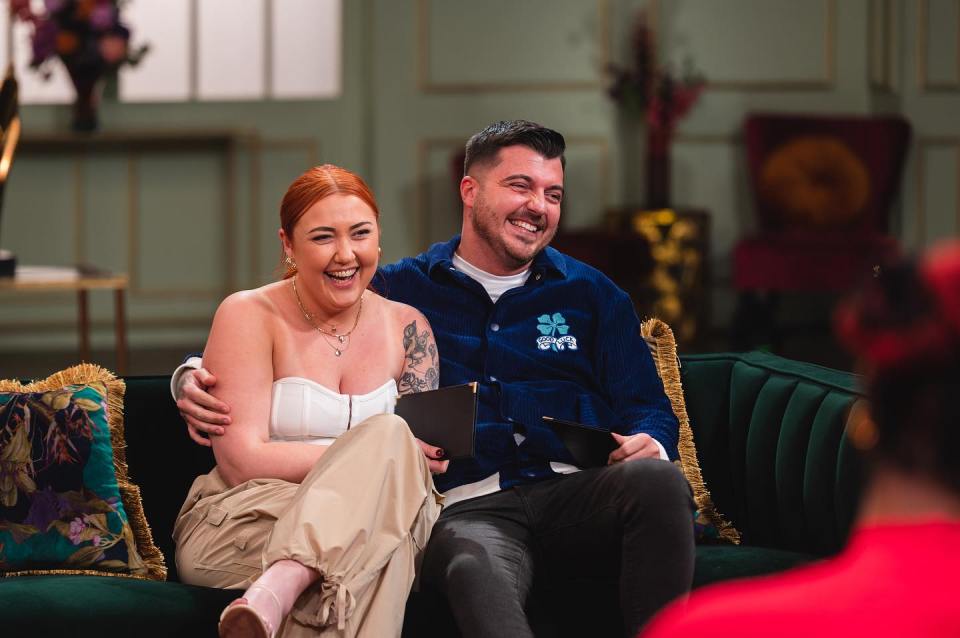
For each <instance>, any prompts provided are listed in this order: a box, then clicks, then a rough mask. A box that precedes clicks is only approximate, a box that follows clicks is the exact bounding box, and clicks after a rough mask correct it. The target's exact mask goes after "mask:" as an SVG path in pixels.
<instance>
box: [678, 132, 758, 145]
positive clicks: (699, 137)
mask: <svg viewBox="0 0 960 638" xmlns="http://www.w3.org/2000/svg"><path fill="white" fill-rule="evenodd" d="M673 140H674V142H673V143H674V144H729V145H731V146H736V145H739V144H743V135H742V134H740V133H678V134H677V135H676V136H675V137H674V138H673Z"/></svg>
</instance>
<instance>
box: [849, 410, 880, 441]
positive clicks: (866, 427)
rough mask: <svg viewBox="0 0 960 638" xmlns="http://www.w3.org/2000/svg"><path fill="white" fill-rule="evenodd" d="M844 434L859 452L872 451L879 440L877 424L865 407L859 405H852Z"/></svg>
mask: <svg viewBox="0 0 960 638" xmlns="http://www.w3.org/2000/svg"><path fill="white" fill-rule="evenodd" d="M846 433H847V438H848V439H849V440H850V444H851V445H853V447H855V448H856V449H858V450H860V451H861V452H866V451H868V450H872V449H873V448H874V447H876V445H877V442H878V441H879V440H880V433H879V432H878V431H877V424H876V423H874V421H873V419H872V418H871V417H870V414H869V412H868V410H867V408H866V406H864V405H862V404H860V403H857V404H854V407H853V408H852V409H851V412H850V417H849V420H848V421H847V428H846Z"/></svg>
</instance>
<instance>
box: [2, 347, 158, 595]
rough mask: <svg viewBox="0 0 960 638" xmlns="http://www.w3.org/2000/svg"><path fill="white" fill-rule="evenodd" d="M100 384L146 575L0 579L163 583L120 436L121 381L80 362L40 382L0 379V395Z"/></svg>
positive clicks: (82, 571) (93, 572)
mask: <svg viewBox="0 0 960 638" xmlns="http://www.w3.org/2000/svg"><path fill="white" fill-rule="evenodd" d="M98 382H99V383H103V384H104V386H105V387H106V388H107V420H108V423H109V426H110V442H111V443H112V447H113V469H114V473H115V474H116V477H117V485H118V487H119V488H120V499H121V500H122V501H123V509H124V510H125V511H126V513H127V519H128V521H129V523H130V529H131V530H132V532H133V536H134V541H135V544H136V547H135V548H134V549H135V550H136V551H137V552H138V553H139V554H140V558H141V560H143V563H144V567H145V569H146V574H131V573H124V572H111V571H104V570H94V569H71V570H65V569H41V570H24V571H19V572H7V573H6V574H0V576H2V575H5V576H28V575H30V576H34V575H42V574H82V575H87V576H122V577H125V578H140V579H142V580H166V579H167V567H166V564H165V563H164V560H163V552H161V551H160V549H159V548H158V547H157V546H156V544H154V542H153V533H152V532H151V531H150V525H149V524H148V523H147V517H146V515H145V514H144V513H143V503H142V502H141V500H140V488H139V487H137V485H136V484H135V483H133V481H131V480H130V477H129V476H128V469H127V451H126V447H127V444H126V439H125V438H124V433H123V395H124V393H125V392H126V389H127V385H126V384H125V383H124V382H123V379H118V378H117V377H116V375H114V374H113V373H112V372H110V371H109V370H107V369H106V368H101V367H100V366H98V365H95V364H92V363H81V364H78V365H75V366H73V367H71V368H67V369H65V370H60V371H59V372H54V373H53V374H51V375H50V376H49V377H47V378H46V379H43V380H42V381H33V382H31V383H27V384H22V383H20V382H19V381H8V380H0V392H47V391H49V390H56V389H58V388H62V387H64V386H67V385H88V384H91V383H98Z"/></svg>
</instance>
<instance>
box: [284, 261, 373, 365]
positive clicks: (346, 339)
mask: <svg viewBox="0 0 960 638" xmlns="http://www.w3.org/2000/svg"><path fill="white" fill-rule="evenodd" d="M290 283H291V285H292V286H293V294H294V296H295V297H296V298H297V305H298V306H300V312H302V313H303V318H304V319H306V320H307V323H309V324H310V325H311V326H313V327H314V328H315V329H316V331H317V332H319V333H320V334H321V335H323V341H324V343H326V344H327V345H328V346H330V347H331V348H332V349H333V354H334V355H336V356H338V357H339V356H340V355H342V354H343V352H344V350H346V349H347V348H349V347H350V335H351V334H352V333H353V331H354V330H356V329H357V324H358V323H360V313H361V312H363V294H361V295H360V305H359V306H358V307H357V316H356V318H355V319H354V320H353V326H351V327H350V329H349V330H347V331H346V332H344V333H341V334H337V328H336V326H330V332H327V331H326V330H324V329H323V328H321V327H320V326H319V325H318V324H317V322H316V321H314V318H313V315H312V314H310V313H309V312H307V309H306V308H304V307H303V301H302V300H301V299H300V292H299V291H298V290H297V276H296V275H294V277H293V278H292V279H291V280H290ZM329 338H333V339H336V340H337V345H334V344H332V343H330V341H329Z"/></svg>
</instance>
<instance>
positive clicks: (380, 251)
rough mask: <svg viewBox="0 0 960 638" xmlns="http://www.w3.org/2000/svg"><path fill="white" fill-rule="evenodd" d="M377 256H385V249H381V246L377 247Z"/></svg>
mask: <svg viewBox="0 0 960 638" xmlns="http://www.w3.org/2000/svg"><path fill="white" fill-rule="evenodd" d="M377 256H378V257H382V256H383V248H380V246H377Z"/></svg>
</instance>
